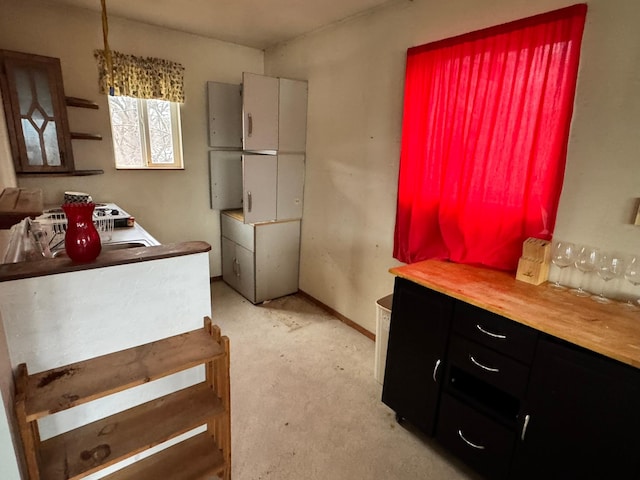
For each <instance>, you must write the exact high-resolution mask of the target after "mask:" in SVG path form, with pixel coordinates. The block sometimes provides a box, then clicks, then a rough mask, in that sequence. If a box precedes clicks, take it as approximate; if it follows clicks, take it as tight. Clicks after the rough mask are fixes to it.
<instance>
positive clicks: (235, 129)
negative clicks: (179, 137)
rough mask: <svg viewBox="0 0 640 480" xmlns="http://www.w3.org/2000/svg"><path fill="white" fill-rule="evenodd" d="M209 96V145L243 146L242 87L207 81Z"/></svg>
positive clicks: (237, 148)
mask: <svg viewBox="0 0 640 480" xmlns="http://www.w3.org/2000/svg"><path fill="white" fill-rule="evenodd" d="M207 94H208V97H209V146H210V147H213V148H221V149H222V148H226V149H236V150H240V149H241V148H242V87H241V86H240V85H231V84H228V83H219V82H207Z"/></svg>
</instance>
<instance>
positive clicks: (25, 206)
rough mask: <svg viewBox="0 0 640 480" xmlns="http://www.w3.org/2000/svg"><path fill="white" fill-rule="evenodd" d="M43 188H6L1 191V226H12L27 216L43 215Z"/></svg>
mask: <svg viewBox="0 0 640 480" xmlns="http://www.w3.org/2000/svg"><path fill="white" fill-rule="evenodd" d="M42 210H43V201H42V190H40V189H39V188H38V189H26V188H5V189H4V190H3V191H2V192H1V193H0V228H10V227H11V226H12V225H15V224H16V223H18V222H20V221H21V220H22V219H23V218H26V217H31V218H34V217H37V216H38V215H42Z"/></svg>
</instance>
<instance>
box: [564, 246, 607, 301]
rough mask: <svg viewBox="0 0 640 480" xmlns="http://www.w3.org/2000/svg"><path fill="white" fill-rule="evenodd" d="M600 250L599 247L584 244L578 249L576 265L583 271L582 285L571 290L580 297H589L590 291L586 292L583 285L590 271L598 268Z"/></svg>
mask: <svg viewBox="0 0 640 480" xmlns="http://www.w3.org/2000/svg"><path fill="white" fill-rule="evenodd" d="M599 256H600V252H599V250H598V249H597V248H594V247H588V246H586V245H585V246H582V247H580V249H579V250H578V253H577V255H576V259H575V262H574V263H575V266H576V268H577V269H578V270H580V271H581V272H582V278H580V285H579V286H578V288H577V289H574V290H571V292H572V293H573V294H575V295H577V296H578V297H588V296H589V292H586V291H585V290H584V289H583V288H582V286H583V285H584V279H585V277H586V276H587V274H588V273H590V272H593V271H594V270H595V269H596V265H597V263H598V257H599Z"/></svg>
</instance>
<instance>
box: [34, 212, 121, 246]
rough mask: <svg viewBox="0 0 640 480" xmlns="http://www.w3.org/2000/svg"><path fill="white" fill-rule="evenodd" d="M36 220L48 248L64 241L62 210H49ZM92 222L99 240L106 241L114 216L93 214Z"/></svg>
mask: <svg viewBox="0 0 640 480" xmlns="http://www.w3.org/2000/svg"><path fill="white" fill-rule="evenodd" d="M35 222H37V223H38V224H39V225H40V227H41V228H42V230H44V234H45V235H46V238H47V240H46V241H47V244H48V246H49V249H50V250H55V249H56V248H58V247H60V246H61V245H62V244H63V243H64V237H65V234H66V232H67V216H66V215H65V213H64V212H50V213H47V214H45V215H43V216H41V217H38V218H37V219H36V220H35ZM93 224H94V225H95V227H96V230H98V234H99V235H100V241H101V242H102V243H104V242H108V241H110V240H111V238H112V236H113V227H114V218H113V217H111V216H104V217H99V216H96V215H95V214H94V215H93Z"/></svg>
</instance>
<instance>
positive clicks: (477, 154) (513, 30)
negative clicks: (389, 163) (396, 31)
mask: <svg viewBox="0 0 640 480" xmlns="http://www.w3.org/2000/svg"><path fill="white" fill-rule="evenodd" d="M586 10H587V6H586V5H584V4H581V5H574V6H572V7H568V8H564V9H561V10H556V11H553V12H549V13H546V14H542V15H538V16H535V17H531V18H526V19H523V20H519V21H516V22H512V23H508V24H504V25H499V26H497V27H492V28H488V29H485V30H481V31H478V32H472V33H470V34H466V35H462V36H460V37H455V38H450V39H446V40H442V41H439V42H435V43H431V44H428V45H423V46H420V47H415V48H411V49H409V51H408V52H407V67H406V80H405V95H404V113H403V120H402V147H401V155H400V173H399V179H398V205H397V214H396V228H395V243H394V257H395V258H397V259H398V260H400V261H402V262H406V263H411V262H417V261H420V260H425V259H428V258H439V259H449V260H452V261H454V262H458V263H467V264H475V265H484V266H488V267H492V268H497V269H501V270H507V271H514V270H515V269H516V267H517V263H518V258H519V257H520V255H521V252H522V242H523V241H524V240H526V239H527V238H528V237H536V238H542V239H550V238H551V235H552V233H553V229H554V226H555V219H556V211H557V205H558V201H559V199H560V192H561V190H562V181H563V178H564V166H565V160H566V150H567V143H568V137H569V126H570V123H571V115H572V111H573V100H574V92H575V86H576V78H577V71H578V61H579V57H580V43H581V40H582V32H583V29H584V22H585V16H586Z"/></svg>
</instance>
